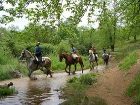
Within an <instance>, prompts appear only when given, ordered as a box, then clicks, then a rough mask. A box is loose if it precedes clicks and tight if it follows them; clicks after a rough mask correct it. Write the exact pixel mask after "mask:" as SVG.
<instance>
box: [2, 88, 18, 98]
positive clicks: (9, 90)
mask: <svg viewBox="0 0 140 105" xmlns="http://www.w3.org/2000/svg"><path fill="white" fill-rule="evenodd" d="M15 92H16V90H15V88H0V97H3V96H8V95H11V94H13V93H15Z"/></svg>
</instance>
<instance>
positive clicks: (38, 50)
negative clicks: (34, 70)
mask: <svg viewBox="0 0 140 105" xmlns="http://www.w3.org/2000/svg"><path fill="white" fill-rule="evenodd" d="M39 45H40V42H37V44H36V47H35V56H36V57H37V58H38V63H42V49H41V47H40V46H39Z"/></svg>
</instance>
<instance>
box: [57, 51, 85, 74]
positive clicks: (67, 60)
mask: <svg viewBox="0 0 140 105" xmlns="http://www.w3.org/2000/svg"><path fill="white" fill-rule="evenodd" d="M63 58H64V59H65V64H66V67H65V71H66V73H69V75H70V71H71V65H74V67H75V71H76V69H77V68H76V65H77V63H79V64H80V66H81V69H82V73H83V67H84V64H83V61H82V58H81V57H80V56H78V57H77V58H76V59H73V57H72V55H69V54H67V53H60V54H59V60H60V62H62V60H63ZM67 67H69V72H68V71H67ZM75 71H73V74H75Z"/></svg>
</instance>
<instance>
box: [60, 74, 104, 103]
mask: <svg viewBox="0 0 140 105" xmlns="http://www.w3.org/2000/svg"><path fill="white" fill-rule="evenodd" d="M96 81H97V79H96V75H95V74H93V73H92V74H84V75H82V76H80V77H73V78H71V79H69V80H68V83H67V85H66V87H65V88H64V89H63V91H64V94H63V96H64V97H65V98H66V99H67V100H66V101H65V102H63V103H62V104H61V105H86V104H87V105H106V103H105V101H104V100H102V99H101V98H99V97H88V96H86V94H85V91H86V89H87V88H88V87H89V86H90V85H92V84H93V83H95V82H96Z"/></svg>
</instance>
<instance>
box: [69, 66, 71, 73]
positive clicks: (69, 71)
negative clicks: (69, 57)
mask: <svg viewBox="0 0 140 105" xmlns="http://www.w3.org/2000/svg"><path fill="white" fill-rule="evenodd" d="M70 71H71V65H69V75H70Z"/></svg>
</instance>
